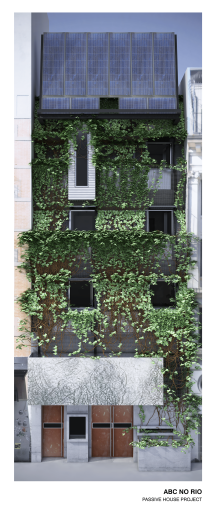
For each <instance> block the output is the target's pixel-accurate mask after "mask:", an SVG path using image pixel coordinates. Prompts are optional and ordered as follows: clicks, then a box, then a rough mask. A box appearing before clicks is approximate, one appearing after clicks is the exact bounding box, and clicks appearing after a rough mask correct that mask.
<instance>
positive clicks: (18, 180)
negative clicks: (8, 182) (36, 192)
mask: <svg viewBox="0 0 217 510" xmlns="http://www.w3.org/2000/svg"><path fill="white" fill-rule="evenodd" d="M14 198H15V200H16V199H20V198H25V199H28V198H29V200H30V199H31V168H15V169H14Z"/></svg>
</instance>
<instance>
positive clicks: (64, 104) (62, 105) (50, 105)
mask: <svg viewBox="0 0 217 510" xmlns="http://www.w3.org/2000/svg"><path fill="white" fill-rule="evenodd" d="M42 108H44V109H45V110H65V109H67V110H68V109H69V108H70V98H69V97H43V98H42Z"/></svg>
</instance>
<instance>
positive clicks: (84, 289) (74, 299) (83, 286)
mask: <svg viewBox="0 0 217 510" xmlns="http://www.w3.org/2000/svg"><path fill="white" fill-rule="evenodd" d="M70 305H71V306H72V307H74V308H79V307H86V306H93V304H92V299H91V284H90V282H89V281H85V280H82V281H73V282H72V281H71V282H70Z"/></svg>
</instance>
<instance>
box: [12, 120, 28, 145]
mask: <svg viewBox="0 0 217 510" xmlns="http://www.w3.org/2000/svg"><path fill="white" fill-rule="evenodd" d="M14 140H31V119H14Z"/></svg>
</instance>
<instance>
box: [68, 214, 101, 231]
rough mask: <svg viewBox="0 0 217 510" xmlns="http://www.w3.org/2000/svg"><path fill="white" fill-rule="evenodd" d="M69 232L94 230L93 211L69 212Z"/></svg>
mask: <svg viewBox="0 0 217 510" xmlns="http://www.w3.org/2000/svg"><path fill="white" fill-rule="evenodd" d="M71 230H95V211H89V210H84V211H76V210H74V211H71Z"/></svg>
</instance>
